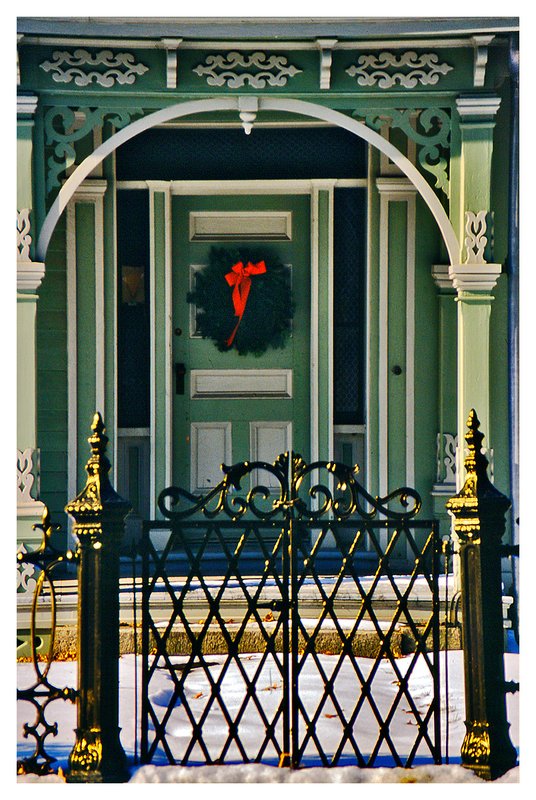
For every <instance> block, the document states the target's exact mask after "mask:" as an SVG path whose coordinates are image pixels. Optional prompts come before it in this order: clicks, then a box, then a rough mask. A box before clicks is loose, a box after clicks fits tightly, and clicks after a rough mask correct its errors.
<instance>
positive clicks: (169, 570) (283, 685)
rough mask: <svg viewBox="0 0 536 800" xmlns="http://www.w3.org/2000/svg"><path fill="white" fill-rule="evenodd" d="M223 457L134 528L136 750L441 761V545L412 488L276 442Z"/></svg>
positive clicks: (182, 757)
mask: <svg viewBox="0 0 536 800" xmlns="http://www.w3.org/2000/svg"><path fill="white" fill-rule="evenodd" d="M222 470H223V473H224V478H223V480H222V482H221V483H220V484H219V485H218V486H217V487H215V488H214V489H213V490H212V491H210V492H209V493H208V494H207V495H206V496H204V497H196V496H193V495H191V494H189V493H188V492H186V491H184V490H182V489H179V488H176V487H172V488H170V489H166V490H164V491H163V492H162V493H161V495H160V497H159V501H158V506H159V509H160V511H161V513H162V516H163V519H162V520H159V521H148V522H145V523H144V528H143V538H142V551H143V577H142V661H143V670H142V738H141V756H142V761H143V762H144V763H147V762H153V763H171V764H221V763H235V762H265V763H278V764H280V765H281V766H284V765H288V766H292V767H298V766H304V765H310V764H313V763H316V764H321V765H324V766H334V765H342V764H357V765H358V766H371V767H372V766H379V765H381V764H383V763H387V764H391V765H393V764H395V765H400V766H411V765H412V764H415V763H418V762H419V761H420V760H425V761H433V762H435V763H440V761H441V748H440V702H439V689H440V683H439V598H438V568H439V558H438V556H439V552H440V542H439V537H438V529H437V524H436V522H434V521H419V520H417V519H416V516H417V514H418V512H419V510H420V506H421V501H420V498H419V496H418V494H417V493H416V492H415V491H414V490H412V489H407V488H403V489H399V490H397V491H396V492H393V493H392V494H390V495H389V496H387V497H385V498H373V497H371V496H370V495H369V494H368V493H367V492H366V491H365V490H364V488H363V487H362V486H361V485H360V484H359V483H358V482H357V480H356V472H357V469H354V470H353V469H351V468H349V467H347V466H345V465H342V464H338V463H332V462H330V463H327V462H316V463H314V464H310V465H308V464H306V463H305V462H304V461H303V459H302V458H301V457H300V456H298V455H296V454H293V453H292V454H288V453H286V454H284V455H281V456H280V457H279V458H278V459H277V460H276V461H275V462H274V464H271V465H270V464H267V463H264V462H244V463H241V464H236V465H234V466H232V467H225V466H224V467H222ZM408 557H409V558H408ZM400 558H402V560H403V561H405V563H408V561H410V562H411V563H412V569H411V571H410V572H409V574H408V573H407V572H406V574H404V575H397V574H396V572H397V565H399V564H400V563H401V562H400ZM404 654H406V655H407V657H406V658H404V659H401V658H399V657H400V656H401V655H404ZM363 655H366V656H368V658H363V657H362V656H363ZM400 715H402V716H403V717H404V722H405V726H404V730H406V731H407V736H405V737H404V740H403V741H398V740H396V737H395V736H394V735H393V730H394V728H395V722H397V718H399V716H400ZM396 727H397V730H400V726H399V725H396Z"/></svg>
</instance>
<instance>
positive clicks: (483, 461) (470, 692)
mask: <svg viewBox="0 0 536 800" xmlns="http://www.w3.org/2000/svg"><path fill="white" fill-rule="evenodd" d="M479 427H480V423H479V421H478V418H477V416H476V412H475V411H474V409H472V410H471V412H470V414H469V418H468V420H467V428H468V431H467V433H466V435H465V441H466V443H467V448H468V454H467V456H466V458H465V471H466V478H465V483H464V485H463V487H462V489H461V491H460V492H459V493H458V494H456V495H455V496H454V497H451V498H450V500H449V501H448V502H447V504H446V508H447V510H448V511H449V512H450V514H451V515H452V517H453V518H454V530H455V533H456V534H457V537H458V541H459V555H460V579H461V605H462V645H463V654H464V677H465V713H466V720H465V727H466V733H465V737H464V740H463V744H462V749H461V757H462V765H463V766H464V767H468V768H469V769H472V770H473V771H474V772H475V773H476V774H477V775H479V776H480V777H482V778H484V779H486V780H494V779H495V778H498V777H499V776H500V775H503V774H504V773H505V772H507V771H508V770H509V769H511V768H512V767H514V766H515V765H516V762H517V754H516V750H515V748H514V746H513V745H512V742H511V741H510V734H509V727H510V726H509V724H508V721H507V716H506V685H505V678H504V631H503V615H502V585H501V538H502V536H503V534H504V530H505V519H504V518H505V514H506V512H507V510H508V508H509V507H510V501H509V500H508V498H507V497H505V496H504V495H503V494H501V493H500V492H499V491H498V490H497V489H496V488H495V487H494V486H493V484H492V483H491V482H490V480H489V478H488V474H487V467H488V460H487V458H486V457H485V455H484V454H483V453H482V440H483V438H484V436H483V434H482V433H481V432H480V431H479V430H478V429H479Z"/></svg>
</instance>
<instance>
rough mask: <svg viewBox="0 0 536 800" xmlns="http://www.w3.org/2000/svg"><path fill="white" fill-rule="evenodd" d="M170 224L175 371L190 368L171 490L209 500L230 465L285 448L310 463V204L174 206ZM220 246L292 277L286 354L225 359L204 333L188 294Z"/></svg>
mask: <svg viewBox="0 0 536 800" xmlns="http://www.w3.org/2000/svg"><path fill="white" fill-rule="evenodd" d="M171 216H172V320H173V322H172V328H173V331H174V334H173V343H172V358H173V363H174V365H184V369H182V367H181V366H179V367H177V366H175V371H176V372H175V378H176V380H175V383H174V387H173V389H174V395H173V448H172V450H173V470H172V473H173V483H175V484H176V485H179V486H185V487H186V486H190V489H191V491H194V492H200V491H201V490H204V491H206V490H207V489H208V488H210V486H213V485H214V481H215V480H216V477H217V475H218V474H221V473H219V465H220V463H221V462H222V461H225V462H226V463H235V462H237V461H244V460H248V459H249V460H252V459H253V458H254V457H256V456H257V457H259V458H261V459H264V458H269V459H270V460H271V459H272V457H275V455H277V454H278V453H279V452H281V449H282V448H281V444H283V443H285V448H284V449H294V450H296V451H298V452H300V453H301V454H302V455H303V456H304V458H306V459H307V458H308V457H309V441H310V421H309V420H310V387H309V367H310V280H311V278H310V200H309V197H308V196H306V195H257V196H255V195H233V196H229V195H225V196H216V195H212V196H203V197H199V196H191V197H187V196H174V197H173V198H172V205H171ZM213 246H217V247H220V248H221V247H225V248H229V249H233V248H236V247H247V248H251V249H252V250H253V249H254V250H255V252H257V253H261V254H263V255H264V254H265V257H266V258H267V259H268V258H269V257H270V256H272V257H274V256H277V257H278V258H279V259H280V260H281V261H282V262H283V263H284V264H287V265H289V266H290V267H291V270H292V288H293V297H294V302H295V313H294V318H293V326H292V335H291V336H290V337H289V339H288V340H287V343H286V345H285V347H284V348H283V349H273V348H268V350H267V351H266V352H265V353H263V354H262V355H261V356H254V355H239V354H238V353H237V351H236V350H234V349H233V348H231V349H230V350H229V351H227V352H224V353H222V352H220V351H219V350H218V349H217V347H216V345H215V344H214V343H213V342H212V341H211V340H209V339H203V338H201V337H200V336H199V335H198V334H197V333H196V330H195V309H194V308H193V307H192V304H190V303H188V301H187V294H188V291H189V290H191V288H193V283H192V282H193V280H194V276H195V271H196V270H198V269H202V268H203V266H204V265H206V264H207V263H208V259H209V253H210V248H211V247H213ZM231 266H232V264H229V268H230V267H231ZM226 288H227V287H226ZM231 291H232V290H231V288H230V287H229V292H231ZM230 322H231V323H232V322H233V320H230ZM259 324H262V320H259ZM181 373H183V374H182V376H181V377H180V378H178V377H177V376H178V375H180V374H181ZM272 450H273V454H272ZM216 482H217V480H216Z"/></svg>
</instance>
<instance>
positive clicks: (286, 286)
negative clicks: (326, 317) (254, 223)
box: [187, 247, 294, 356]
mask: <svg viewBox="0 0 536 800" xmlns="http://www.w3.org/2000/svg"><path fill="white" fill-rule="evenodd" d="M187 300H188V302H189V303H195V306H196V322H197V330H198V331H199V333H200V334H201V336H202V337H203V338H204V339H212V340H213V341H214V343H215V344H216V346H217V348H218V350H220V351H221V352H227V351H228V350H230V349H232V348H233V347H234V348H236V350H237V351H238V353H239V354H240V355H245V354H246V353H253V354H254V355H256V356H260V355H262V353H264V352H265V351H266V350H267V349H268V347H274V348H276V349H280V348H282V347H284V346H285V343H286V341H287V339H288V336H289V333H290V330H291V322H292V317H293V315H294V302H293V299H292V288H291V276H290V269H289V267H287V266H285V265H284V264H283V263H282V262H281V261H280V260H279V259H278V258H277V256H274V255H272V254H270V255H266V254H264V253H259V252H252V251H250V250H246V249H242V248H239V249H233V250H230V249H226V248H219V247H213V248H212V249H211V251H210V255H209V263H208V264H207V266H206V267H204V268H203V269H202V270H199V271H198V272H196V275H195V289H194V290H193V291H191V292H189V293H188V296H187Z"/></svg>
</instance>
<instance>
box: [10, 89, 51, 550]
mask: <svg viewBox="0 0 536 800" xmlns="http://www.w3.org/2000/svg"><path fill="white" fill-rule="evenodd" d="M36 108H37V98H36V97H28V96H23V97H19V98H18V103H17V474H18V482H17V542H18V544H19V546H20V545H22V544H23V543H24V546H27V545H30V547H31V546H32V545H34V544H36V543H39V541H40V535H39V534H36V533H35V532H34V531H33V530H32V526H33V525H34V524H37V523H39V522H40V521H41V516H42V513H43V504H42V503H40V502H38V500H37V499H36V480H35V478H36V472H37V450H36V447H37V425H36V374H37V364H36V349H35V319H36V312H37V300H38V295H37V291H38V289H39V287H40V285H41V281H42V280H43V277H44V274H45V265H44V264H42V263H38V262H35V261H33V260H32V255H33V241H32V222H33V219H32V208H33V189H32V153H33V132H34V113H35V110H36Z"/></svg>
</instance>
